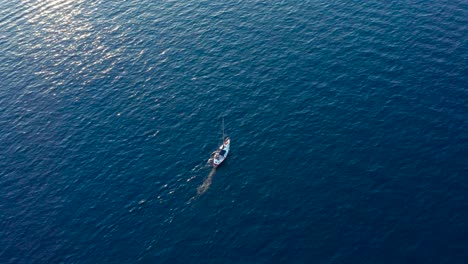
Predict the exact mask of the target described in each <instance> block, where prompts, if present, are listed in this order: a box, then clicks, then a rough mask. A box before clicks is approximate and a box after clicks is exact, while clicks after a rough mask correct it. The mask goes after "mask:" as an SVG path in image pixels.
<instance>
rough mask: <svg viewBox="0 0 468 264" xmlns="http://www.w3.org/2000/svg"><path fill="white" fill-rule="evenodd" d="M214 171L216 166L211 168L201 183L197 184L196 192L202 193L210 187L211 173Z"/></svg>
mask: <svg viewBox="0 0 468 264" xmlns="http://www.w3.org/2000/svg"><path fill="white" fill-rule="evenodd" d="M215 172H216V168H213V169H211V172H210V174H208V177H206V179H205V180H204V181H203V183H202V185H200V186H198V188H197V194H198V195H202V194H204V193H205V192H206V191H207V190H208V188H210V185H211V180H212V179H213V175H214V174H215Z"/></svg>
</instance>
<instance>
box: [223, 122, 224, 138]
mask: <svg viewBox="0 0 468 264" xmlns="http://www.w3.org/2000/svg"><path fill="white" fill-rule="evenodd" d="M223 142H224V117H223Z"/></svg>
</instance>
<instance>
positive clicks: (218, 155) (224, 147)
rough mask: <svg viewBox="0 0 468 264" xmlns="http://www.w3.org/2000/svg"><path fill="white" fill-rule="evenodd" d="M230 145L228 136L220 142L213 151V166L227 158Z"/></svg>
mask: <svg viewBox="0 0 468 264" xmlns="http://www.w3.org/2000/svg"><path fill="white" fill-rule="evenodd" d="M230 145H231V139H230V138H229V137H227V138H225V139H224V142H223V144H221V146H219V148H218V149H217V150H216V152H215V155H214V157H213V167H215V168H216V167H218V166H219V165H220V164H221V163H222V162H223V161H224V160H225V159H226V158H227V155H228V154H229V147H230Z"/></svg>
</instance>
